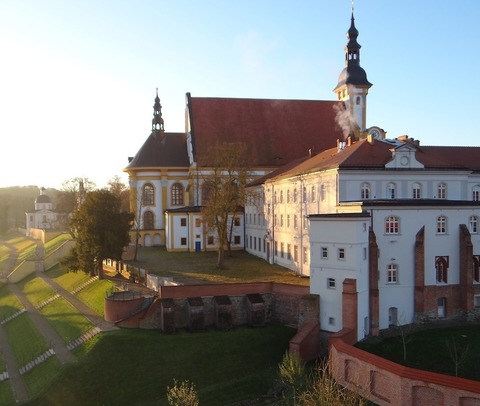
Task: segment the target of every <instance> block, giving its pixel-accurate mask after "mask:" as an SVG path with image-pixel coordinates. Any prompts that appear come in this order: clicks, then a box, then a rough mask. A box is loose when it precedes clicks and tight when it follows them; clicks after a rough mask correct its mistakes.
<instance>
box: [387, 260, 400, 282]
mask: <svg viewBox="0 0 480 406" xmlns="http://www.w3.org/2000/svg"><path fill="white" fill-rule="evenodd" d="M397 282H398V272H397V265H396V264H389V265H388V268H387V283H397Z"/></svg>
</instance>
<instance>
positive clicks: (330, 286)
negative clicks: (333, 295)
mask: <svg viewBox="0 0 480 406" xmlns="http://www.w3.org/2000/svg"><path fill="white" fill-rule="evenodd" d="M327 288H328V289H336V288H337V282H336V281H335V279H334V278H327Z"/></svg>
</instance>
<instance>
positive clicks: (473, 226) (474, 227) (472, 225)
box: [468, 216, 478, 234]
mask: <svg viewBox="0 0 480 406" xmlns="http://www.w3.org/2000/svg"><path fill="white" fill-rule="evenodd" d="M468 224H469V229H470V233H471V234H477V233H478V217H477V216H470V218H469V219H468Z"/></svg>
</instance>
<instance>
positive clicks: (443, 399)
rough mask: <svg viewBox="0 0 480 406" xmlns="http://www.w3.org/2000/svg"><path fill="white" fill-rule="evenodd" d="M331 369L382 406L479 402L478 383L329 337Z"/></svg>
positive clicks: (350, 386) (479, 388)
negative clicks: (383, 356)
mask: <svg viewBox="0 0 480 406" xmlns="http://www.w3.org/2000/svg"><path fill="white" fill-rule="evenodd" d="M330 344H331V345H330V360H331V363H332V372H333V375H334V377H335V379H336V380H337V382H339V383H340V384H341V385H344V386H346V387H348V388H350V389H352V390H354V391H356V392H358V393H360V394H362V395H363V396H365V397H367V398H368V399H370V400H371V401H372V402H374V403H376V404H378V405H380V406H383V405H393V406H397V405H398V406H403V405H422V406H425V405H427V406H428V405H431V406H440V405H461V406H470V405H471V406H473V405H479V404H480V382H477V381H470V380H468V379H462V378H455V377H452V376H448V375H441V374H436V373H433V372H427V371H421V370H418V369H413V368H408V367H405V366H402V365H399V364H396V363H394V362H391V361H388V360H386V359H384V358H380V357H377V356H376V355H373V354H370V353H367V352H365V351H362V350H360V349H358V348H355V347H353V346H351V345H348V344H346V343H345V342H344V341H343V340H341V339H339V338H331V340H330Z"/></svg>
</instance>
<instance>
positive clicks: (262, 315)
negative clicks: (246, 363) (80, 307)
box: [105, 282, 319, 332]
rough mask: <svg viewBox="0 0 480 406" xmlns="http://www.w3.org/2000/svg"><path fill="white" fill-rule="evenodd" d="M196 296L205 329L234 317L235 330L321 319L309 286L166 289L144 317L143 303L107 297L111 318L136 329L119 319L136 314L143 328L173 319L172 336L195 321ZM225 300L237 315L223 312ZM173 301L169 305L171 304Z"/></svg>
mask: <svg viewBox="0 0 480 406" xmlns="http://www.w3.org/2000/svg"><path fill="white" fill-rule="evenodd" d="M255 295H256V296H255ZM256 297H257V298H259V299H255V298H256ZM192 298H199V299H200V300H201V310H195V311H196V312H197V311H200V312H202V315H203V316H202V317H203V326H204V328H207V327H211V326H212V327H215V326H218V325H219V324H222V323H221V322H220V321H219V317H223V318H224V319H225V318H226V317H228V318H229V320H230V322H231V324H232V326H239V325H249V324H250V325H252V324H258V323H265V322H277V323H281V324H284V325H289V326H292V327H295V328H296V327H299V326H303V325H305V324H307V323H309V322H311V321H316V322H318V320H319V306H318V297H317V296H316V295H311V294H310V293H309V287H308V286H295V285H288V284H278V283H273V282H262V283H240V284H210V285H181V286H161V287H159V291H158V295H157V299H156V300H155V301H153V303H152V304H151V305H150V307H149V308H148V309H146V310H144V311H143V314H142V316H141V317H139V316H138V314H137V313H139V311H140V309H141V306H142V304H141V303H140V302H138V301H133V300H123V301H122V300H118V296H117V297H110V298H107V299H106V305H105V319H106V320H110V321H115V322H117V323H118V324H119V325H120V326H122V325H124V324H125V325H127V324H128V326H129V327H134V325H132V320H126V318H125V317H119V315H121V316H123V315H126V314H131V315H133V314H135V319H136V320H137V321H136V322H135V323H137V325H136V327H138V328H161V329H163V328H162V326H164V325H165V322H164V319H166V318H168V319H169V320H171V322H170V323H167V324H168V325H169V326H170V327H169V328H168V330H169V331H170V332H171V330H172V328H173V330H176V329H188V328H190V327H191V326H190V324H191V323H190V322H191V320H192V312H193V310H192V308H193V307H192V304H191V303H192V301H191V299H192ZM219 298H223V302H226V301H227V298H228V309H229V310H228V312H230V313H231V314H228V315H227V314H226V313H225V312H226V311H227V310H225V309H223V310H219V303H220V302H222V301H220V299H219ZM167 299H168V303H169V305H168V306H166V305H165V303H166V302H165V301H166V300H167ZM189 301H190V302H189ZM189 303H190V304H189ZM167 312H168V315H167ZM262 320H263V321H262ZM135 323H134V324H135ZM172 323H173V326H172V325H171V324H172Z"/></svg>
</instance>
